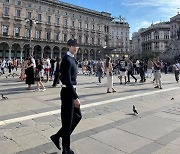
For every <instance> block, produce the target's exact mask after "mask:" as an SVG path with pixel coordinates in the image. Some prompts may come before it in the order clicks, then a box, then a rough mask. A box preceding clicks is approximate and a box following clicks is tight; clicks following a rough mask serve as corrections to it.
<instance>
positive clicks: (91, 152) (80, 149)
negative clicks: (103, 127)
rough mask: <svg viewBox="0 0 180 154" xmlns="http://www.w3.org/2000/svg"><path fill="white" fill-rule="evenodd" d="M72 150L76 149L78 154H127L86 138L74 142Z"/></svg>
mask: <svg viewBox="0 0 180 154" xmlns="http://www.w3.org/2000/svg"><path fill="white" fill-rule="evenodd" d="M72 149H75V150H74V152H75V153H76V154H125V153H124V152H122V151H120V150H118V149H115V148H113V147H111V146H109V145H106V144H104V143H102V142H100V141H97V140H95V139H93V138H84V139H81V140H78V141H75V142H73V143H72Z"/></svg>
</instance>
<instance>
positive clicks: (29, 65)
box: [25, 58, 34, 90]
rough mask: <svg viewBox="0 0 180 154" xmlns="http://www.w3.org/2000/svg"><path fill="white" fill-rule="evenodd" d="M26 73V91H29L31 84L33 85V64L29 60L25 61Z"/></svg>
mask: <svg viewBox="0 0 180 154" xmlns="http://www.w3.org/2000/svg"><path fill="white" fill-rule="evenodd" d="M25 73H26V84H28V87H27V90H31V84H34V64H33V62H32V60H31V58H29V59H28V60H27V68H26V70H25Z"/></svg>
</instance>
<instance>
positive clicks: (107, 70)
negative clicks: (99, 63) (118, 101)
mask: <svg viewBox="0 0 180 154" xmlns="http://www.w3.org/2000/svg"><path fill="white" fill-rule="evenodd" d="M104 72H105V73H106V76H107V82H108V84H107V93H111V91H110V90H112V92H116V90H114V88H113V68H112V63H111V58H110V57H106V62H105V70H104Z"/></svg>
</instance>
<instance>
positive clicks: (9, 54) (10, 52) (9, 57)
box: [5, 47, 12, 58]
mask: <svg viewBox="0 0 180 154" xmlns="http://www.w3.org/2000/svg"><path fill="white" fill-rule="evenodd" d="M11 50H12V48H11V47H9V58H11ZM5 52H6V51H5Z"/></svg>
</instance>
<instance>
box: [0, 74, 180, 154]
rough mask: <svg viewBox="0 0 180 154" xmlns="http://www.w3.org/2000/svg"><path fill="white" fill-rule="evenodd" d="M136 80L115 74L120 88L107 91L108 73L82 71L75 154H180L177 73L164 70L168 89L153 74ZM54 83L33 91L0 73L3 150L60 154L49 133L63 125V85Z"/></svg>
mask: <svg viewBox="0 0 180 154" xmlns="http://www.w3.org/2000/svg"><path fill="white" fill-rule="evenodd" d="M137 78H138V79H139V76H137ZM131 80H132V82H131V83H130V84H127V85H124V84H123V85H120V84H119V81H118V78H117V76H114V87H115V89H116V91H117V92H116V93H110V94H107V93H106V78H103V79H102V83H98V82H97V78H96V77H94V76H90V77H89V76H83V75H79V76H78V83H79V84H78V88H77V91H78V94H79V96H80V100H81V108H82V114H83V119H82V121H81V122H80V124H79V125H78V127H77V128H76V129H75V131H74V133H73V135H72V138H71V140H72V149H73V150H74V151H75V153H76V154H121V153H122V154H124V153H127V154H131V153H132V154H150V153H155V154H179V153H180V95H179V91H180V83H176V82H175V79H174V75H173V74H167V75H165V74H163V75H162V82H163V89H154V88H153V87H154V84H153V83H152V78H151V79H150V78H148V79H147V82H146V83H139V82H137V83H135V82H134V80H133V79H131ZM51 85H52V81H50V82H47V83H45V86H46V88H47V90H46V91H45V92H39V91H36V90H35V89H36V86H35V85H34V87H33V90H30V91H28V90H26V85H25V84H24V82H23V81H20V80H19V78H18V77H14V78H13V77H8V78H5V76H1V77H0V94H1V93H3V94H4V95H5V96H7V97H8V99H7V100H0V153H1V154H12V153H18V154H56V153H57V154H60V153H61V151H58V149H56V147H55V146H54V145H53V144H52V143H51V141H50V138H49V137H50V135H51V134H53V133H55V132H56V131H57V130H58V129H59V128H60V127H61V121H60V120H61V119H60V100H59V91H60V85H59V86H58V87H56V88H52V87H51ZM172 98H174V99H172ZM133 105H135V106H136V108H137V110H138V112H139V114H138V115H137V116H135V115H134V114H133V112H132V106H133Z"/></svg>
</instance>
